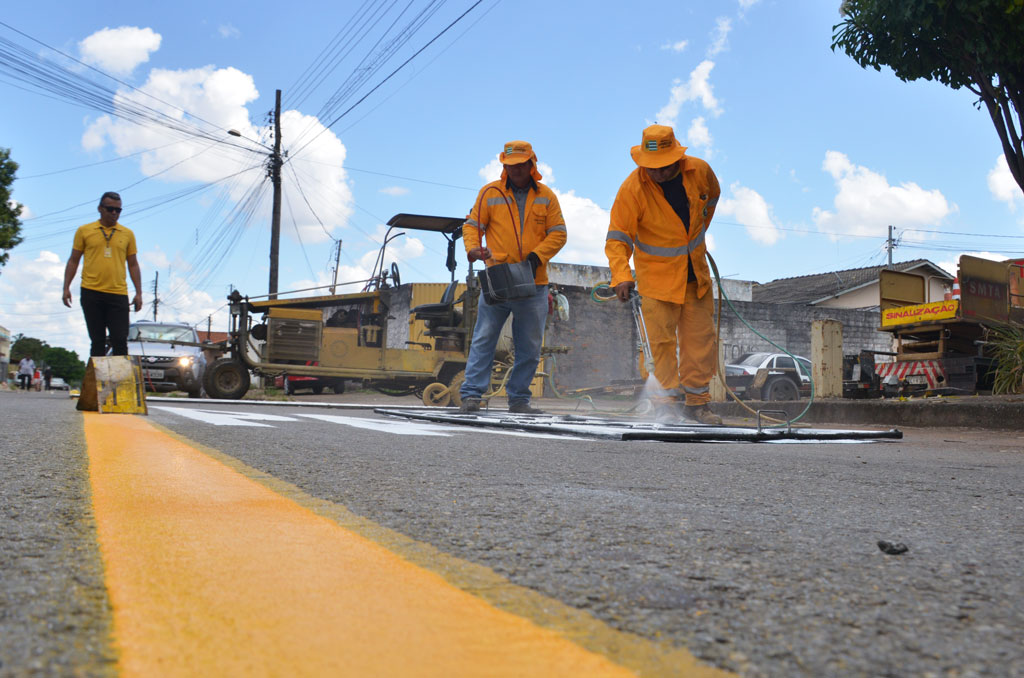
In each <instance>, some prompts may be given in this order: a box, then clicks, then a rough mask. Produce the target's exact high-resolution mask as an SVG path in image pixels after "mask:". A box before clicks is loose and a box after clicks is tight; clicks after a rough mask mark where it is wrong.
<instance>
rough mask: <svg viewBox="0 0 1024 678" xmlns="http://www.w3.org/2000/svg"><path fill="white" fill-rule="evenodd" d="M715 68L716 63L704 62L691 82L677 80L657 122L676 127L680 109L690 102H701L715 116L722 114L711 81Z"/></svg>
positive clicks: (691, 77)
mask: <svg viewBox="0 0 1024 678" xmlns="http://www.w3.org/2000/svg"><path fill="white" fill-rule="evenodd" d="M714 67H715V62H713V61H709V60H704V61H702V62H700V63H699V64H697V67H696V68H695V69H693V71H692V72H691V73H690V79H689V80H687V81H686V82H682V81H681V80H676V81H675V83H674V84H673V85H672V89H671V91H670V93H669V101H668V103H667V104H665V106H664V107H663V108H662V109H661V110H660V111H658V113H657V115H656V116H655V121H656V122H658V123H659V124H662V125H670V126H672V127H675V125H676V119H677V118H678V117H679V111H680V109H681V108H682V106H683V104H685V103H687V102H690V101H700V103H701V105H702V106H703V107H704V108H705V109H706V110H708V111H710V112H711V113H712V114H713V115H716V116H717V115H719V114H721V112H722V109H721V107H720V106H719V104H718V99H716V98H715V93H714V91H713V88H712V87H711V82H710V81H709V80H710V77H711V70H712V69H713V68H714Z"/></svg>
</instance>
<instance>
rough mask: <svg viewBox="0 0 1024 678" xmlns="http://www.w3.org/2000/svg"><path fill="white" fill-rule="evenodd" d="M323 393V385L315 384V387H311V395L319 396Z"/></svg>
mask: <svg viewBox="0 0 1024 678" xmlns="http://www.w3.org/2000/svg"><path fill="white" fill-rule="evenodd" d="M323 392H324V385H323V384H317V385H316V386H314V387H313V395H320V394H321V393H323Z"/></svg>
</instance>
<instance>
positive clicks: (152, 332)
mask: <svg viewBox="0 0 1024 678" xmlns="http://www.w3.org/2000/svg"><path fill="white" fill-rule="evenodd" d="M139 339H146V340H149V341H196V335H195V331H194V330H193V329H192V328H191V327H186V326H182V325H132V326H131V328H130V329H129V330H128V340H129V341H138V340H139Z"/></svg>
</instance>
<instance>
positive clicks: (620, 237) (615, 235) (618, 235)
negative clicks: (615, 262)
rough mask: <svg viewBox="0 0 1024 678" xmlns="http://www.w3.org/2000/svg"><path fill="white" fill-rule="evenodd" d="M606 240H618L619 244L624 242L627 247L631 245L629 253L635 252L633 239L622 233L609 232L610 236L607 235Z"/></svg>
mask: <svg viewBox="0 0 1024 678" xmlns="http://www.w3.org/2000/svg"><path fill="white" fill-rule="evenodd" d="M605 240H618V241H619V242H624V243H626V244H627V245H629V251H630V252H632V251H633V240H632V238H630V237H629V236H628V235H626V234H625V233H623V232H622V231H608V235H607V237H605Z"/></svg>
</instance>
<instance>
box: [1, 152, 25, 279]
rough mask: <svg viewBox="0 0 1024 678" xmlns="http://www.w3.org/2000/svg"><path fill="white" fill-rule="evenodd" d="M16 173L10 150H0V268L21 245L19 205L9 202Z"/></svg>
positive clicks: (16, 168)
mask: <svg viewBox="0 0 1024 678" xmlns="http://www.w3.org/2000/svg"><path fill="white" fill-rule="evenodd" d="M17 172H18V163H16V162H14V161H13V160H11V150H10V149H9V148H0V267H2V266H3V265H4V264H6V263H7V259H8V258H9V257H10V250H12V249H14V247H16V246H17V245H18V244H19V243H21V220H20V219H18V217H20V216H21V207H22V206H21V205H20V204H18V203H16V202H14V201H13V200H11V184H13V183H14V179H15V175H16V174H17Z"/></svg>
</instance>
